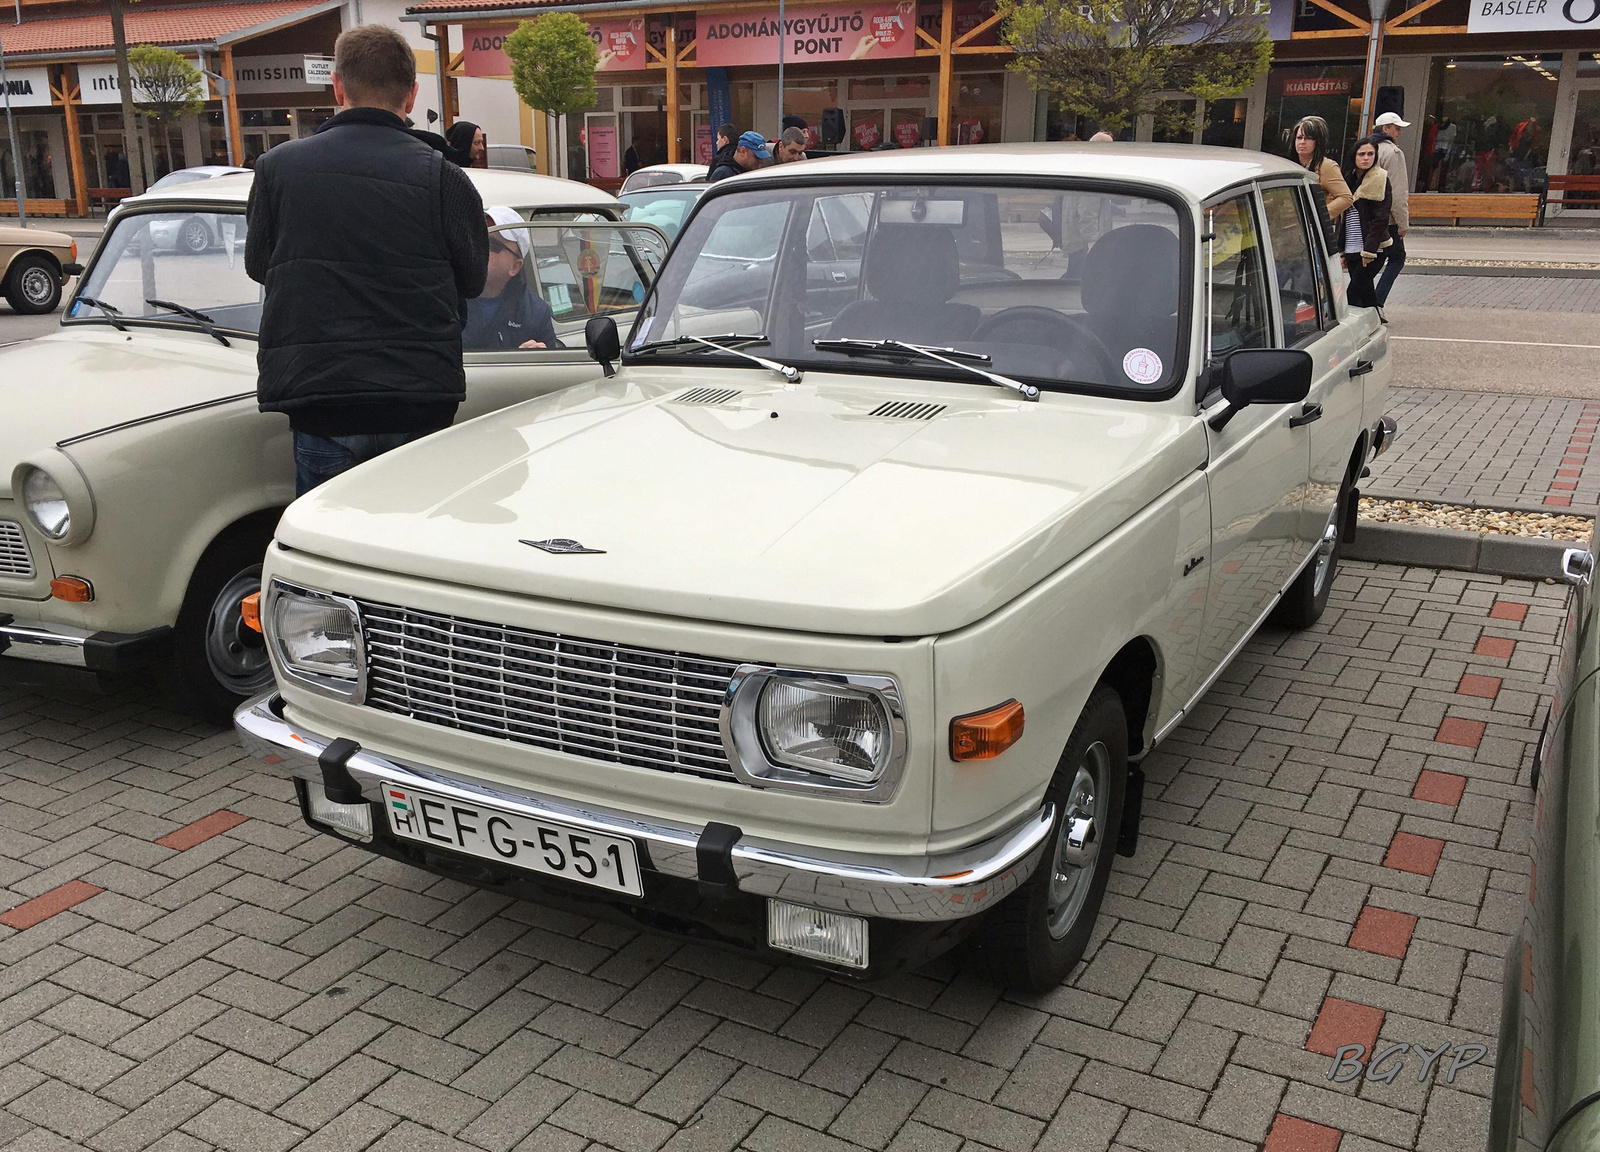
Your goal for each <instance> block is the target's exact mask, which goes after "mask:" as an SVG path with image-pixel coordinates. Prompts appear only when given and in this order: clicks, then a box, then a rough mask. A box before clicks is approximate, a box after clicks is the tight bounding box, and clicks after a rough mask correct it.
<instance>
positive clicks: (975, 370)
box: [811, 340, 1039, 401]
mask: <svg viewBox="0 0 1600 1152" xmlns="http://www.w3.org/2000/svg"><path fill="white" fill-rule="evenodd" d="M811 346H812V347H813V348H820V349H821V350H822V351H824V352H841V353H843V354H844V355H846V356H870V355H873V354H877V355H889V356H905V355H908V354H909V355H916V356H924V357H926V358H927V359H929V360H937V361H938V362H939V363H940V364H948V365H949V366H950V367H952V368H959V369H961V370H962V371H963V372H971V373H972V374H973V375H974V376H981V377H983V378H984V379H985V380H987V381H989V383H991V384H998V385H1000V386H1001V387H1002V388H1010V389H1011V390H1012V391H1013V392H1015V393H1017V394H1018V395H1019V396H1021V397H1022V398H1023V399H1024V400H1034V401H1037V400H1038V399H1039V389H1037V388H1035V387H1034V386H1033V385H1032V384H1024V383H1023V382H1022V381H1021V380H1013V379H1012V378H1011V377H1009V376H1002V375H1000V373H998V372H991V371H989V370H988V369H987V368H979V367H978V364H974V363H969V362H968V361H977V362H978V363H981V364H987V363H989V357H987V356H985V355H984V354H983V353H982V352H964V351H962V350H961V349H959V348H938V347H933V346H931V345H927V344H907V343H906V342H905V341H903V340H813V341H812V342H811Z"/></svg>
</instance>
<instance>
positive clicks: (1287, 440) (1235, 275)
mask: <svg viewBox="0 0 1600 1152" xmlns="http://www.w3.org/2000/svg"><path fill="white" fill-rule="evenodd" d="M1261 215H1262V210H1261V204H1260V201H1259V198H1258V196H1257V195H1256V194H1255V193H1254V192H1249V191H1242V192H1238V193H1234V194H1231V195H1229V196H1227V197H1225V198H1223V199H1220V200H1218V201H1216V202H1215V203H1213V204H1211V205H1208V206H1207V208H1206V210H1205V223H1206V228H1205V231H1206V233H1207V234H1208V239H1207V240H1206V241H1205V243H1204V246H1203V247H1202V256H1203V259H1204V265H1203V266H1204V267H1205V268H1206V271H1207V277H1208V283H1207V289H1206V309H1207V311H1209V317H1208V327H1209V339H1210V353H1211V356H1210V363H1211V364H1212V365H1213V366H1215V365H1219V364H1220V363H1221V362H1222V361H1223V360H1224V359H1225V358H1226V357H1227V356H1228V355H1229V354H1231V353H1233V352H1235V351H1238V350H1240V349H1245V348H1271V347H1274V346H1275V345H1276V344H1278V343H1279V340H1278V339H1277V337H1278V332H1277V331H1276V327H1277V318H1276V313H1275V311H1274V309H1273V307H1272V295H1273V293H1271V292H1269V290H1268V284H1269V280H1268V276H1269V274H1270V272H1271V268H1270V265H1269V262H1268V253H1267V250H1266V244H1265V241H1264V238H1263V236H1262V230H1261V226H1260V219H1261ZM1214 375H1215V374H1213V376H1214ZM1202 388H1203V389H1207V394H1206V395H1205V396H1204V398H1203V405H1202V407H1203V414H1204V415H1205V416H1206V417H1207V418H1208V421H1207V425H1206V433H1207V436H1208V439H1209V446H1210V453H1209V455H1210V463H1209V464H1208V466H1207V477H1208V480H1209V483H1210V486H1211V556H1210V557H1209V559H1210V561H1211V563H1210V573H1211V576H1210V584H1209V590H1208V596H1207V602H1206V622H1205V629H1204V631H1203V633H1202V639H1201V646H1200V657H1201V663H1200V666H1201V667H1202V668H1207V667H1212V668H1214V667H1217V666H1220V665H1221V664H1223V663H1225V662H1226V661H1227V659H1228V658H1229V655H1230V654H1231V653H1232V652H1233V650H1234V648H1235V647H1236V646H1237V645H1238V644H1239V643H1240V642H1241V641H1242V640H1243V639H1244V638H1245V637H1246V636H1247V635H1249V633H1250V631H1251V629H1252V628H1253V627H1254V626H1255V624H1256V623H1257V621H1259V620H1260V619H1261V618H1262V616H1263V615H1264V614H1265V613H1266V611H1267V610H1268V609H1269V608H1270V607H1271V606H1272V603H1273V600H1274V598H1275V597H1276V596H1277V594H1278V593H1279V592H1280V591H1281V590H1282V588H1283V586H1284V584H1285V583H1286V582H1287V581H1288V580H1289V578H1290V576H1291V575H1292V574H1293V568H1294V565H1295V563H1296V562H1297V560H1298V559H1299V557H1300V536H1301V531H1300V523H1299V521H1300V505H1301V501H1302V499H1303V497H1304V490H1305V486H1306V481H1307V477H1308V475H1309V471H1310V462H1311V455H1310V449H1309V448H1308V444H1309V439H1308V437H1307V436H1306V434H1305V431H1304V429H1302V428H1291V427H1290V426H1289V420H1290V418H1291V417H1292V416H1294V415H1296V414H1298V412H1299V406H1298V405H1293V406H1291V407H1292V408H1293V411H1292V412H1291V411H1286V410H1285V406H1284V405H1280V404H1261V405H1251V406H1248V407H1246V408H1243V409H1241V410H1239V411H1238V412H1237V413H1235V414H1234V416H1233V418H1232V419H1231V420H1229V421H1228V422H1227V424H1225V425H1224V426H1223V427H1222V428H1220V429H1216V428H1212V427H1211V426H1210V422H1209V417H1210V416H1212V415H1214V414H1215V413H1216V412H1218V411H1220V410H1221V408H1222V407H1223V405H1224V401H1223V399H1222V396H1221V392H1220V389H1218V388H1208V381H1207V379H1206V377H1204V376H1203V377H1202Z"/></svg>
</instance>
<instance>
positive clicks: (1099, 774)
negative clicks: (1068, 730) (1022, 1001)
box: [980, 684, 1128, 992]
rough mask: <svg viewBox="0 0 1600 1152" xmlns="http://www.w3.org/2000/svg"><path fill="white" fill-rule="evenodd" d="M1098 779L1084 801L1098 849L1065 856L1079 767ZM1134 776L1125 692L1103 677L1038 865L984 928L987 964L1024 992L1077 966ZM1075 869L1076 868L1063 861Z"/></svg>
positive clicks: (1059, 787) (1074, 745)
mask: <svg viewBox="0 0 1600 1152" xmlns="http://www.w3.org/2000/svg"><path fill="white" fill-rule="evenodd" d="M1083 772H1088V774H1089V775H1090V776H1091V777H1092V778H1094V779H1095V783H1094V787H1093V791H1092V795H1091V796H1090V797H1089V799H1088V802H1087V804H1084V805H1083V807H1084V808H1087V809H1088V810H1089V811H1090V812H1092V818H1093V822H1094V833H1095V834H1094V837H1093V840H1092V841H1090V842H1089V843H1091V844H1092V845H1093V851H1092V854H1087V855H1085V853H1087V849H1088V845H1087V844H1086V845H1085V850H1084V852H1082V853H1079V854H1078V855H1079V859H1080V861H1082V862H1081V863H1080V864H1077V865H1073V864H1072V863H1070V861H1068V860H1066V859H1064V858H1063V854H1064V853H1065V854H1066V855H1068V856H1070V855H1072V854H1073V850H1072V849H1071V848H1070V847H1069V846H1068V845H1067V843H1066V836H1065V835H1064V829H1065V823H1066V821H1067V819H1068V816H1069V810H1077V809H1078V806H1079V804H1080V803H1081V802H1082V800H1083V794H1082V789H1081V785H1080V783H1079V781H1080V777H1081V774H1082V773H1083ZM1127 782H1128V722H1127V718H1126V716H1125V714H1124V713H1123V709H1122V699H1121V697H1119V696H1118V695H1117V694H1116V692H1115V691H1113V690H1112V689H1111V688H1108V687H1107V686H1106V685H1104V684H1100V685H1097V686H1096V687H1095V690H1094V691H1093V692H1092V693H1091V694H1090V696H1089V702H1088V703H1087V704H1085V705H1084V707H1083V712H1082V714H1080V715H1079V717H1078V723H1077V724H1076V725H1075V726H1074V727H1073V729H1072V737H1071V738H1070V739H1069V740H1068V741H1067V747H1066V751H1064V752H1063V753H1062V754H1061V760H1060V762H1059V763H1058V764H1057V765H1056V773H1055V776H1054V778H1053V779H1052V780H1051V781H1050V787H1049V788H1048V789H1047V790H1046V792H1045V799H1046V800H1048V801H1050V802H1051V803H1053V804H1054V805H1055V809H1056V818H1055V823H1054V824H1052V825H1051V828H1050V838H1049V839H1048V840H1047V841H1046V842H1045V848H1044V854H1043V855H1042V856H1041V857H1040V859H1039V864H1038V867H1036V868H1035V869H1034V872H1033V875H1032V876H1030V877H1028V880H1027V882H1026V883H1025V884H1023V886H1022V887H1021V888H1019V889H1017V890H1016V891H1015V892H1013V893H1012V894H1011V895H1010V896H1008V897H1007V898H1006V900H1005V902H1004V903H1002V904H1001V905H1000V907H998V908H996V909H995V910H994V911H993V912H991V913H990V914H989V921H988V923H987V924H985V925H984V926H983V928H982V929H981V930H980V931H981V934H982V951H983V954H984V957H985V959H986V960H987V962H988V966H989V970H990V972H991V973H992V974H993V975H994V977H995V978H996V979H997V980H999V981H1000V982H1001V983H1004V984H1006V985H1008V986H1010V987H1012V988H1016V989H1019V990H1021V991H1026V992H1048V991H1049V990H1050V989H1052V988H1055V987H1057V986H1058V985H1059V984H1060V983H1061V982H1062V981H1063V980H1065V979H1066V978H1067V977H1068V976H1069V975H1071V974H1072V969H1073V966H1074V965H1075V964H1077V962H1078V961H1079V960H1080V959H1082V958H1083V952H1084V949H1085V948H1087V947H1088V946H1089V936H1090V934H1091V933H1092V932H1093V931H1094V922H1095V918H1096V917H1097V916H1098V915H1099V914H1100V902H1101V900H1102V899H1104V897H1105V891H1106V881H1107V879H1108V878H1109V877H1110V875H1111V866H1112V863H1113V862H1114V861H1115V859H1116V855H1117V830H1118V829H1119V828H1120V827H1121V826H1122V801H1123V796H1124V792H1125V790H1126V787H1127ZM1063 868H1068V869H1071V872H1070V874H1067V873H1063V872H1062V869H1063Z"/></svg>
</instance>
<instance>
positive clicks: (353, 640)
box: [262, 580, 367, 704]
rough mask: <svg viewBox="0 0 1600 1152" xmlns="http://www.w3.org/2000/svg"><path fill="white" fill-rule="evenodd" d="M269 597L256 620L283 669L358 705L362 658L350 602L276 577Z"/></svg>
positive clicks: (357, 620) (363, 653)
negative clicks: (260, 622)
mask: <svg viewBox="0 0 1600 1152" xmlns="http://www.w3.org/2000/svg"><path fill="white" fill-rule="evenodd" d="M271 599H272V602H271V603H270V604H269V605H268V607H267V611H266V612H265V613H263V615H262V623H263V626H264V627H265V629H266V633H267V639H268V641H270V642H271V644H272V649H273V651H274V652H275V653H276V654H277V657H278V660H279V662H280V663H281V665H282V666H283V670H284V672H285V673H286V674H287V675H288V676H290V677H291V678H292V679H294V680H296V681H298V682H299V683H301V684H305V685H306V686H308V687H310V688H314V689H316V690H317V691H319V692H322V693H324V694H325V695H329V696H335V697H337V698H339V699H341V700H350V701H352V702H353V703H357V704H359V703H360V702H361V697H362V696H363V694H364V693H365V690H366V679H367V677H366V664H367V661H366V646H365V644H364V643H363V641H362V636H361V614H360V612H359V611H358V610H357V608H356V605H355V603H354V602H353V601H351V600H347V599H345V598H344V597H343V596H334V595H331V594H329V593H327V592H317V591H314V590H312V589H309V588H297V587H295V586H294V585H291V584H285V583H283V582H282V581H280V580H274V581H273V582H272V598H271Z"/></svg>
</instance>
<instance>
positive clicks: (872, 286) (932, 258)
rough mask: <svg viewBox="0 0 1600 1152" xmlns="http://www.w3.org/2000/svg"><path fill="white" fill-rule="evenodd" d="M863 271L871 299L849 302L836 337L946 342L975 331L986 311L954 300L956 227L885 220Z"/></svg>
mask: <svg viewBox="0 0 1600 1152" xmlns="http://www.w3.org/2000/svg"><path fill="white" fill-rule="evenodd" d="M862 276H863V278H864V279H865V280H866V287H867V291H868V292H870V293H871V294H872V298H871V299H866V300H855V301H852V302H851V303H849V304H847V305H845V307H844V309H843V310H842V311H840V313H839V315H838V316H837V317H835V318H834V321H833V324H832V325H831V326H830V327H829V329H828V336H829V337H830V338H832V339H844V338H855V339H860V340H905V341H908V342H910V343H913V344H939V345H946V344H949V343H951V342H952V341H955V340H960V339H962V338H963V337H965V336H968V335H970V334H971V332H972V330H973V329H974V328H976V327H977V326H978V320H979V318H980V317H981V315H982V313H981V312H979V310H978V309H977V307H976V306H975V305H972V304H952V303H950V297H952V296H954V295H955V294H956V289H957V288H959V287H960V286H961V265H960V262H959V261H958V259H957V257H956V240H955V236H954V235H953V234H952V233H951V231H950V229H949V228H947V227H945V226H943V225H935V224H880V225H879V226H878V230H877V231H876V232H875V233H873V236H872V239H871V240H870V241H869V242H868V244H867V251H866V255H865V257H864V258H863V260H862Z"/></svg>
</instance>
